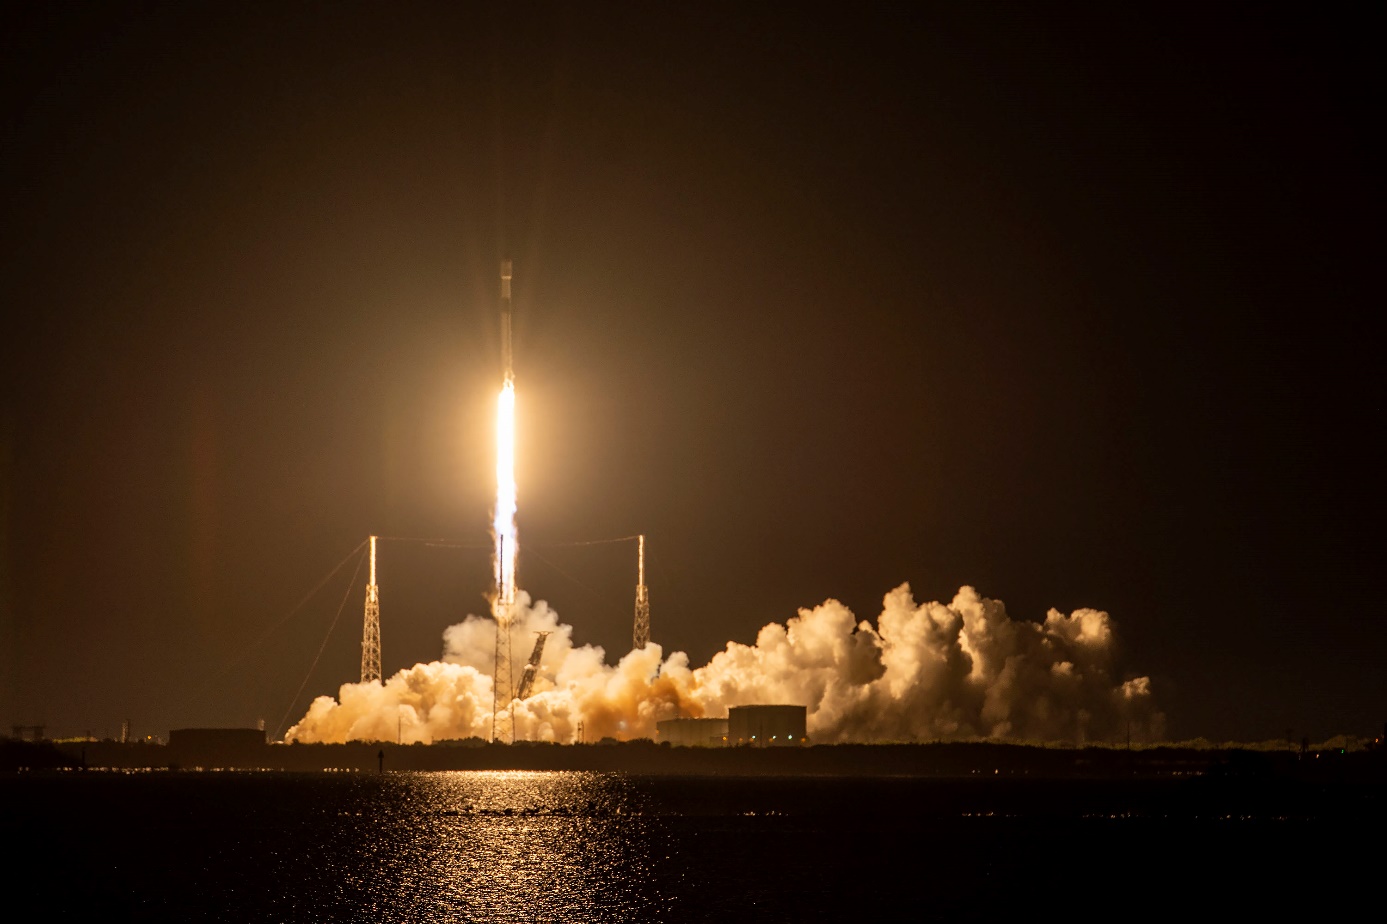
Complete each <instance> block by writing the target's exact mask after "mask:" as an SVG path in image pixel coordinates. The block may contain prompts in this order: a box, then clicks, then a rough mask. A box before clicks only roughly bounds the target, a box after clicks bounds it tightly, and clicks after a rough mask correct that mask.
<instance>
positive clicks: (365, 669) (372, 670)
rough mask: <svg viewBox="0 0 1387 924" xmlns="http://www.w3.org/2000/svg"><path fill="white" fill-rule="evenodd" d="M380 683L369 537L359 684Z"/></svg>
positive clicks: (373, 559) (377, 613)
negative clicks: (367, 578) (367, 582)
mask: <svg viewBox="0 0 1387 924" xmlns="http://www.w3.org/2000/svg"><path fill="white" fill-rule="evenodd" d="M372 680H374V681H376V682H379V681H380V588H379V587H377V586H376V537H375V536H372V537H371V581H370V583H369V584H367V585H366V626H365V629H364V630H363V631H362V633H361V682H362V683H369V682H370V681H372Z"/></svg>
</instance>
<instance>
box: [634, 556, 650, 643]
mask: <svg viewBox="0 0 1387 924" xmlns="http://www.w3.org/2000/svg"><path fill="white" fill-rule="evenodd" d="M639 539H640V543H639V552H637V554H636V561H637V564H636V624H635V628H634V629H633V630H632V632H631V648H632V650H635V649H638V648H644V647H645V646H646V645H647V644H649V642H650V592H649V591H648V590H646V587H645V536H644V535H642V536H640V537H639Z"/></svg>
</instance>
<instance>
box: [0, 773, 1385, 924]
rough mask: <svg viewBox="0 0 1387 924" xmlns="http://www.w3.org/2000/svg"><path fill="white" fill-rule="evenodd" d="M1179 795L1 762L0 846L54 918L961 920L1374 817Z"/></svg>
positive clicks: (1145, 896)
mask: <svg viewBox="0 0 1387 924" xmlns="http://www.w3.org/2000/svg"><path fill="white" fill-rule="evenodd" d="M1184 793H1185V791H1184V790H1179V789H1176V790H1171V789H1169V788H1163V789H1154V788H1148V787H1143V786H1139V785H1135V784H1098V783H1094V782H1090V781H1075V782H1073V783H1068V784H1066V783H1061V782H1052V783H1046V784H1034V785H1022V784H1016V785H1010V784H1007V785H997V784H988V785H979V784H978V783H976V782H968V781H947V780H920V779H846V778H803V777H801V778H789V779H784V778H782V779H774V778H715V777H693V778H678V777H639V776H625V775H622V774H615V773H593V772H476V771H468V772H444V773H440V772H420V773H385V774H367V773H323V774H294V773H239V772H228V773H192V772H186V773H142V774H122V773H101V772H89V773H83V774H67V775H54V776H41V775H32V776H16V775H10V776H8V777H0V831H4V832H5V833H6V835H7V838H8V842H9V843H10V844H12V845H15V846H16V847H17V848H19V849H18V850H17V851H16V852H17V853H18V858H17V859H14V860H12V861H11V866H10V868H9V869H8V870H7V873H8V874H9V879H8V881H9V882H11V883H14V884H22V886H23V889H24V890H25V892H26V894H32V895H38V896H43V897H44V898H45V900H47V901H48V902H49V903H50V904H49V910H50V912H51V913H50V914H49V915H48V917H49V919H59V920H101V921H122V920H134V921H146V922H155V921H158V922H165V921H167V922H175V921H176V922H199V921H216V922H260V921H265V922H339V921H341V922H356V921H372V922H387V924H393V922H444V921H448V922H453V921H500V922H510V921H516V922H519V921H526V922H530V921H546V922H547V921H555V922H557V921H564V922H568V921H580V922H591V924H602V922H617V921H623V922H624V921H637V922H643V921H650V922H659V921H667V922H680V921H757V922H761V921H794V922H801V921H841V920H859V919H869V920H878V921H879V920H888V921H894V920H911V921H921V920H932V921H963V920H995V919H997V918H998V917H999V916H1001V915H1002V913H1003V912H1004V911H1005V912H1011V913H1018V912H1021V911H1025V910H1033V907H1032V902H1034V901H1035V900H1036V896H1042V895H1050V894H1052V893H1053V890H1054V888H1055V883H1056V881H1070V880H1074V878H1075V877H1079V879H1081V880H1082V882H1083V883H1084V886H1083V888H1084V891H1085V894H1086V895H1087V897H1088V898H1089V900H1091V901H1097V900H1098V899H1099V898H1101V897H1103V896H1104V895H1106V896H1107V897H1108V898H1109V899H1111V900H1113V901H1118V900H1123V901H1128V900H1130V899H1131V898H1132V891H1131V890H1132V889H1133V888H1138V891H1140V892H1141V894H1142V901H1143V903H1144V907H1147V908H1148V909H1158V910H1159V909H1164V910H1166V911H1170V912H1174V911H1177V910H1178V909H1180V908H1182V907H1184V905H1185V903H1186V902H1193V901H1203V900H1204V899H1203V897H1202V896H1204V895H1205V894H1206V893H1208V892H1210V891H1211V890H1212V891H1213V892H1214V893H1215V894H1225V895H1230V896H1235V897H1236V899H1237V902H1238V907H1239V909H1240V910H1241V911H1246V910H1248V907H1249V905H1248V902H1249V901H1251V902H1253V903H1254V905H1255V897H1249V896H1248V895H1247V894H1246V893H1242V892H1237V893H1232V892H1229V891H1228V890H1227V889H1226V887H1225V885H1226V884H1225V883H1224V881H1223V878H1222V877H1223V876H1224V872H1223V871H1224V870H1226V868H1227V862H1226V861H1227V858H1228V857H1238V858H1239V861H1240V862H1241V863H1242V864H1244V865H1245V866H1247V867H1248V868H1256V869H1258V870H1259V871H1260V873H1259V875H1260V876H1261V877H1262V878H1264V879H1267V880H1268V881H1271V880H1276V879H1278V878H1284V879H1286V880H1287V881H1290V880H1291V879H1294V880H1295V881H1297V882H1301V883H1304V884H1306V886H1307V892H1306V894H1312V893H1313V889H1309V886H1311V885H1313V884H1314V883H1315V882H1316V881H1326V882H1327V881H1331V877H1332V880H1334V881H1339V880H1341V879H1343V878H1345V877H1348V878H1352V872H1353V870H1354V868H1355V863H1356V864H1357V865H1358V866H1363V865H1364V864H1365V861H1364V860H1363V859H1362V856H1366V855H1360V854H1358V853H1355V852H1354V851H1353V850H1352V849H1351V848H1350V847H1349V846H1348V845H1350V844H1352V843H1353V841H1352V840H1351V839H1350V838H1348V837H1342V836H1340V835H1341V834H1342V833H1343V832H1344V831H1346V830H1348V829H1350V828H1352V829H1353V830H1357V829H1359V828H1361V827H1362V826H1363V825H1364V824H1366V823H1367V821H1366V820H1367V819H1378V820H1381V819H1382V818H1383V815H1384V811H1383V799H1382V794H1381V790H1380V788H1375V789H1372V790H1370V791H1369V792H1367V793H1365V794H1362V795H1363V798H1358V796H1357V795H1355V796H1354V799H1353V800H1352V801H1350V800H1348V799H1347V795H1349V794H1346V798H1345V799H1344V800H1340V801H1339V802H1338V803H1337V807H1335V808H1334V809H1333V811H1326V810H1325V809H1326V805H1327V803H1322V802H1313V803H1306V805H1307V806H1310V807H1313V811H1311V810H1301V809H1296V808H1295V805H1294V803H1293V802H1288V801H1286V800H1285V799H1282V798H1279V797H1278V798H1277V799H1275V800H1268V801H1265V802H1264V803H1262V802H1258V801H1257V800H1255V799H1254V800H1252V801H1248V800H1246V799H1238V800H1232V801H1230V800H1229V799H1225V798H1223V797H1220V798H1219V799H1216V800H1204V801H1200V800H1198V799H1195V800H1191V799H1189V798H1186V795H1184ZM1253 794H1254V795H1255V791H1254V793H1253ZM1235 803H1236V804H1235ZM1288 807H1289V808H1290V809H1292V810H1291V811H1290V812H1289V814H1288V813H1287V809H1288ZM1273 809H1274V811H1271V810H1273ZM1214 810H1216V812H1215V811H1214ZM1229 818H1237V819H1238V821H1236V823H1235V822H1230V821H1229V820H1228V819H1229ZM1310 845H1312V847H1311V846H1310ZM1075 881H1077V880H1075ZM1143 883H1145V884H1146V886H1143V885H1142V884H1143ZM1153 883H1160V884H1161V890H1162V891H1159V892H1153V891H1151V890H1150V888H1149V887H1150V886H1151V884H1153ZM1220 889H1222V892H1220V891H1219V890H1220ZM1278 907H1279V906H1278ZM845 909H847V910H846V911H845Z"/></svg>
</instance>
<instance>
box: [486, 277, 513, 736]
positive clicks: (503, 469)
mask: <svg viewBox="0 0 1387 924" xmlns="http://www.w3.org/2000/svg"><path fill="white" fill-rule="evenodd" d="M510 280H511V262H510V261H509V260H504V261H502V263H501V362H502V365H503V366H504V367H505V381H504V383H503V384H502V385H501V394H500V396H499V397H498V398H497V399H496V512H495V515H494V518H493V520H492V523H491V531H492V533H493V535H494V538H495V540H496V557H495V562H494V571H495V579H496V589H495V591H494V596H493V597H492V602H491V614H492V616H493V617H494V618H495V620H496V657H495V661H494V668H493V672H492V688H491V740H492V741H507V740H512V739H514V737H515V735H514V726H513V725H512V722H511V714H510V711H509V709H508V708H507V707H508V706H509V705H510V703H511V696H512V693H513V691H514V687H513V686H512V684H511V646H510V627H511V622H512V621H513V620H514V618H515V559H516V556H517V553H518V552H519V551H520V543H519V541H518V538H517V536H516V530H515V506H516V489H515V368H514V366H513V364H512V356H511V303H510Z"/></svg>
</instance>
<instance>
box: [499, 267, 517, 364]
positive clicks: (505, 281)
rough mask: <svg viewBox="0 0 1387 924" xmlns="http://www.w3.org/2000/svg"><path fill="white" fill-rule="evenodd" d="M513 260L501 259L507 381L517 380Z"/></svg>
mask: <svg viewBox="0 0 1387 924" xmlns="http://www.w3.org/2000/svg"><path fill="white" fill-rule="evenodd" d="M510 279H511V262H510V261H509V260H502V261H501V366H502V368H503V369H504V370H505V375H506V381H507V382H513V381H515V366H514V364H513V362H512V355H511V305H510Z"/></svg>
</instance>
